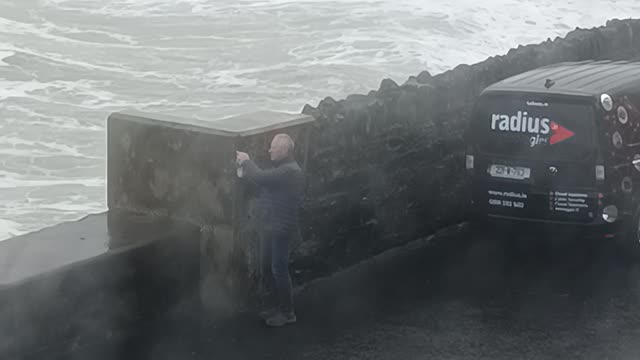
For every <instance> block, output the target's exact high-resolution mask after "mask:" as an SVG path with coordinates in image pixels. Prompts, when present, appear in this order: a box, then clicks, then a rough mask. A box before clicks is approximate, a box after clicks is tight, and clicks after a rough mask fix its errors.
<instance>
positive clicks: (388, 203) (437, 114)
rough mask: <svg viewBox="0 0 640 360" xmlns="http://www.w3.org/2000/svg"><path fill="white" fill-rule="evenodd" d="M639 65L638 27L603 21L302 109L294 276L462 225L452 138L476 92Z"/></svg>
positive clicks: (460, 179)
mask: <svg viewBox="0 0 640 360" xmlns="http://www.w3.org/2000/svg"><path fill="white" fill-rule="evenodd" d="M639 57H640V20H623V21H620V20H612V21H609V22H608V23H607V24H606V26H604V27H600V28H595V29H588V30H581V29H576V30H575V31H572V32H571V33H569V34H568V35H567V36H566V37H565V38H556V39H555V40H551V39H548V40H547V41H545V42H543V43H541V44H536V45H527V46H519V47H518V48H517V49H512V50H510V51H509V52H508V53H507V54H506V55H503V56H496V57H492V58H489V59H487V60H486V61H484V62H481V63H478V64H475V65H472V66H468V65H459V66H457V67H456V68H454V69H453V70H451V71H447V72H445V73H443V74H440V75H437V76H431V75H430V74H429V73H428V72H426V71H425V72H422V73H420V74H419V75H418V76H416V77H411V78H409V79H408V80H407V81H406V82H405V83H404V84H403V85H401V86H399V85H398V84H396V83H395V82H394V81H392V80H389V79H385V80H383V81H382V83H381V85H380V88H379V89H378V90H377V91H371V92H370V93H369V94H367V95H351V96H348V97H347V98H346V99H344V100H341V101H335V100H334V99H332V98H326V99H324V100H323V101H321V102H320V103H319V104H318V105H317V106H316V107H313V106H310V105H306V106H305V107H304V110H303V113H305V114H309V115H313V116H314V117H315V118H316V123H315V127H314V130H313V133H312V135H311V143H310V151H311V152H310V154H309V158H310V161H309V164H308V175H309V186H308V195H307V202H306V208H305V212H304V214H305V216H304V229H303V234H304V241H303V242H302V243H301V244H299V246H297V247H296V250H295V255H294V268H295V269H296V274H298V276H299V277H301V278H305V277H307V276H309V277H310V276H313V274H317V272H330V271H333V270H335V269H337V268H339V267H342V266H346V265H349V264H352V263H354V262H356V261H359V260H361V259H363V258H366V257H369V256H371V255H374V254H376V253H379V252H381V251H383V250H385V249H388V248H390V247H393V246H396V245H399V244H402V243H405V242H407V241H410V240H412V239H416V238H419V237H422V236H425V235H427V234H429V233H432V232H434V230H436V229H438V228H440V227H443V226H446V225H448V224H452V223H456V222H458V221H460V220H462V219H463V218H464V216H465V205H466V203H467V202H466V201H467V199H466V193H465V189H466V186H465V182H464V143H463V140H462V134H463V131H464V128H465V124H466V122H467V120H468V118H469V114H470V111H471V109H472V106H473V103H474V101H475V99H476V97H477V96H478V95H479V93H480V92H481V91H482V90H483V89H484V88H485V87H487V86H489V85H491V84H493V83H495V82H497V81H500V80H502V79H505V78H507V77H510V76H512V75H516V74H519V73H522V72H525V71H527V70H531V69H534V68H537V67H540V66H544V65H548V64H552V63H557V62H563V61H581V60H604V59H610V60H629V59H639Z"/></svg>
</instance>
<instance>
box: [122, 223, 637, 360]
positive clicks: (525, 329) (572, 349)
mask: <svg viewBox="0 0 640 360" xmlns="http://www.w3.org/2000/svg"><path fill="white" fill-rule="evenodd" d="M556 240H557V239H556ZM562 240H566V239H562ZM419 256H421V257H422V258H421V260H420V261H400V262H398V263H399V264H401V265H398V266H394V267H393V268H392V267H387V270H388V272H387V275H389V276H385V274H381V276H378V279H379V282H377V283H376V285H375V286H374V288H375V289H374V290H371V289H372V288H371V287H367V288H365V287H359V286H357V285H356V284H354V286H342V287H340V289H342V290H340V292H341V293H340V294H334V295H335V297H334V298H332V300H327V301H324V300H322V301H316V302H313V301H309V299H304V298H301V299H300V302H299V311H298V317H299V322H298V323H297V324H295V325H292V326H289V327H286V328H281V329H268V328H266V327H264V326H263V325H262V324H261V323H260V322H259V321H258V320H256V319H255V318H254V317H253V316H252V315H250V314H246V315H244V316H241V317H239V318H237V319H235V320H234V321H233V322H231V323H226V324H217V325H216V326H204V327H203V328H201V329H200V330H199V331H195V330H194V329H193V328H192V327H190V326H188V325H183V326H173V327H171V328H165V329H154V331H155V333H153V334H151V333H149V334H147V337H146V338H145V339H146V340H144V341H142V340H140V341H137V342H134V343H135V345H136V346H135V350H134V349H133V348H129V350H127V351H125V353H127V354H128V355H129V356H130V358H136V359H141V358H153V359H160V358H162V359H230V360H231V359H305V360H316V359H318V360H319V359H560V358H562V359H638V358H640V315H639V314H638V308H639V307H640V266H638V265H636V264H635V262H633V261H631V259H630V258H629V257H628V256H626V255H625V254H623V253H621V252H620V251H619V250H618V249H617V248H616V247H614V246H611V244H610V240H602V241H597V240H595V241H591V240H590V241H587V240H584V239H581V238H576V239H574V240H573V241H563V242H562V244H559V241H555V240H553V239H548V240H544V241H543V240H541V239H540V236H538V235H533V234H531V235H529V236H520V237H518V238H514V237H513V236H508V235H504V234H499V233H495V232H487V231H476V230H471V229H469V228H465V229H464V230H463V231H461V232H460V233H457V234H455V235H448V236H444V237H442V238H438V239H435V240H434V244H433V245H432V246H430V247H429V248H428V249H421V250H420V255H419ZM339 279H340V278H339V277H337V278H335V281H340V280H339ZM305 296H310V295H309V294H307V295H305ZM303 297H304V296H303ZM310 304H312V305H310ZM336 304H337V305H336ZM121 354H123V353H121ZM120 358H123V357H120Z"/></svg>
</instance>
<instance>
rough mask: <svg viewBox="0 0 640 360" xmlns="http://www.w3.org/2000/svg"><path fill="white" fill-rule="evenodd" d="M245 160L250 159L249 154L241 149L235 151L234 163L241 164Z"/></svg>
mask: <svg viewBox="0 0 640 360" xmlns="http://www.w3.org/2000/svg"><path fill="white" fill-rule="evenodd" d="M247 160H251V158H250V157H249V154H247V153H245V152H241V151H236V163H237V164H238V165H242V163H243V162H245V161H247Z"/></svg>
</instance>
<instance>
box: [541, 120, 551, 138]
mask: <svg viewBox="0 0 640 360" xmlns="http://www.w3.org/2000/svg"><path fill="white" fill-rule="evenodd" d="M550 121H551V120H549V119H547V118H544V119H542V120H540V125H541V126H542V129H541V130H540V134H544V135H546V134H548V133H549V131H551V126H550V125H549V122H550Z"/></svg>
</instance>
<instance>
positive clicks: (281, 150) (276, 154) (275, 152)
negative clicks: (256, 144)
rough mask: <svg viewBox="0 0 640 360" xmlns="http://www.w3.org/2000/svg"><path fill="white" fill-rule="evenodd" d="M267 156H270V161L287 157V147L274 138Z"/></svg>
mask: <svg viewBox="0 0 640 360" xmlns="http://www.w3.org/2000/svg"><path fill="white" fill-rule="evenodd" d="M269 155H271V161H280V160H282V159H284V158H286V157H287V155H288V154H287V147H286V146H285V143H284V141H283V140H282V139H280V138H277V137H276V138H274V139H273V141H271V147H270V148H269Z"/></svg>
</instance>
